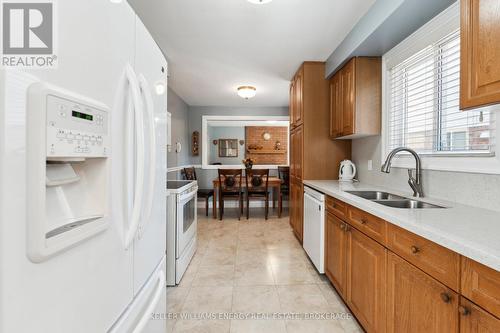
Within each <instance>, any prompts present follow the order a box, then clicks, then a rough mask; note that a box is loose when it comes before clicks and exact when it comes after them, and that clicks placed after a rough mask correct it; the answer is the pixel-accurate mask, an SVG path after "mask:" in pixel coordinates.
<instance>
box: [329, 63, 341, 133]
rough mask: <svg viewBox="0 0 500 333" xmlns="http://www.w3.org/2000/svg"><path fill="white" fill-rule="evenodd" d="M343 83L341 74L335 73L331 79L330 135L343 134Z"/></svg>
mask: <svg viewBox="0 0 500 333" xmlns="http://www.w3.org/2000/svg"><path fill="white" fill-rule="evenodd" d="M341 88H342V85H341V74H340V73H337V74H335V75H334V76H333V77H332V78H331V80H330V137H331V138H332V139H335V138H338V137H340V136H342V89H341Z"/></svg>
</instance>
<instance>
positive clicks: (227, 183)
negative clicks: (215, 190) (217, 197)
mask: <svg viewBox="0 0 500 333" xmlns="http://www.w3.org/2000/svg"><path fill="white" fill-rule="evenodd" d="M218 171H219V191H220V192H221V193H224V192H237V193H240V192H241V185H242V183H241V181H242V176H243V170H241V169H218Z"/></svg>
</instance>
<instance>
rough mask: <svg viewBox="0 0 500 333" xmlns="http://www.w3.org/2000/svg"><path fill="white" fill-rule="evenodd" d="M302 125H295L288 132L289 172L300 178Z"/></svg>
mask: <svg viewBox="0 0 500 333" xmlns="http://www.w3.org/2000/svg"><path fill="white" fill-rule="evenodd" d="M302 134H303V132H302V126H299V127H296V128H295V129H294V130H293V131H292V132H291V134H290V144H291V169H290V174H291V175H292V176H293V177H295V178H297V179H300V180H302V158H303V150H302V139H303V135H302Z"/></svg>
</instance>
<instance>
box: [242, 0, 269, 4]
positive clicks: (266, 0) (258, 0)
mask: <svg viewBox="0 0 500 333" xmlns="http://www.w3.org/2000/svg"><path fill="white" fill-rule="evenodd" d="M247 1H248V2H251V3H253V4H256V5H264V4H266V3H269V2H271V1H273V0H247Z"/></svg>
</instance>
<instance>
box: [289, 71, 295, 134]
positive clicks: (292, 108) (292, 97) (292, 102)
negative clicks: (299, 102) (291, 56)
mask: <svg viewBox="0 0 500 333" xmlns="http://www.w3.org/2000/svg"><path fill="white" fill-rule="evenodd" d="M289 99H290V100H289V112H290V127H291V128H293V127H294V126H295V123H294V120H295V78H293V79H292V81H291V82H290V97H289Z"/></svg>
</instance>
